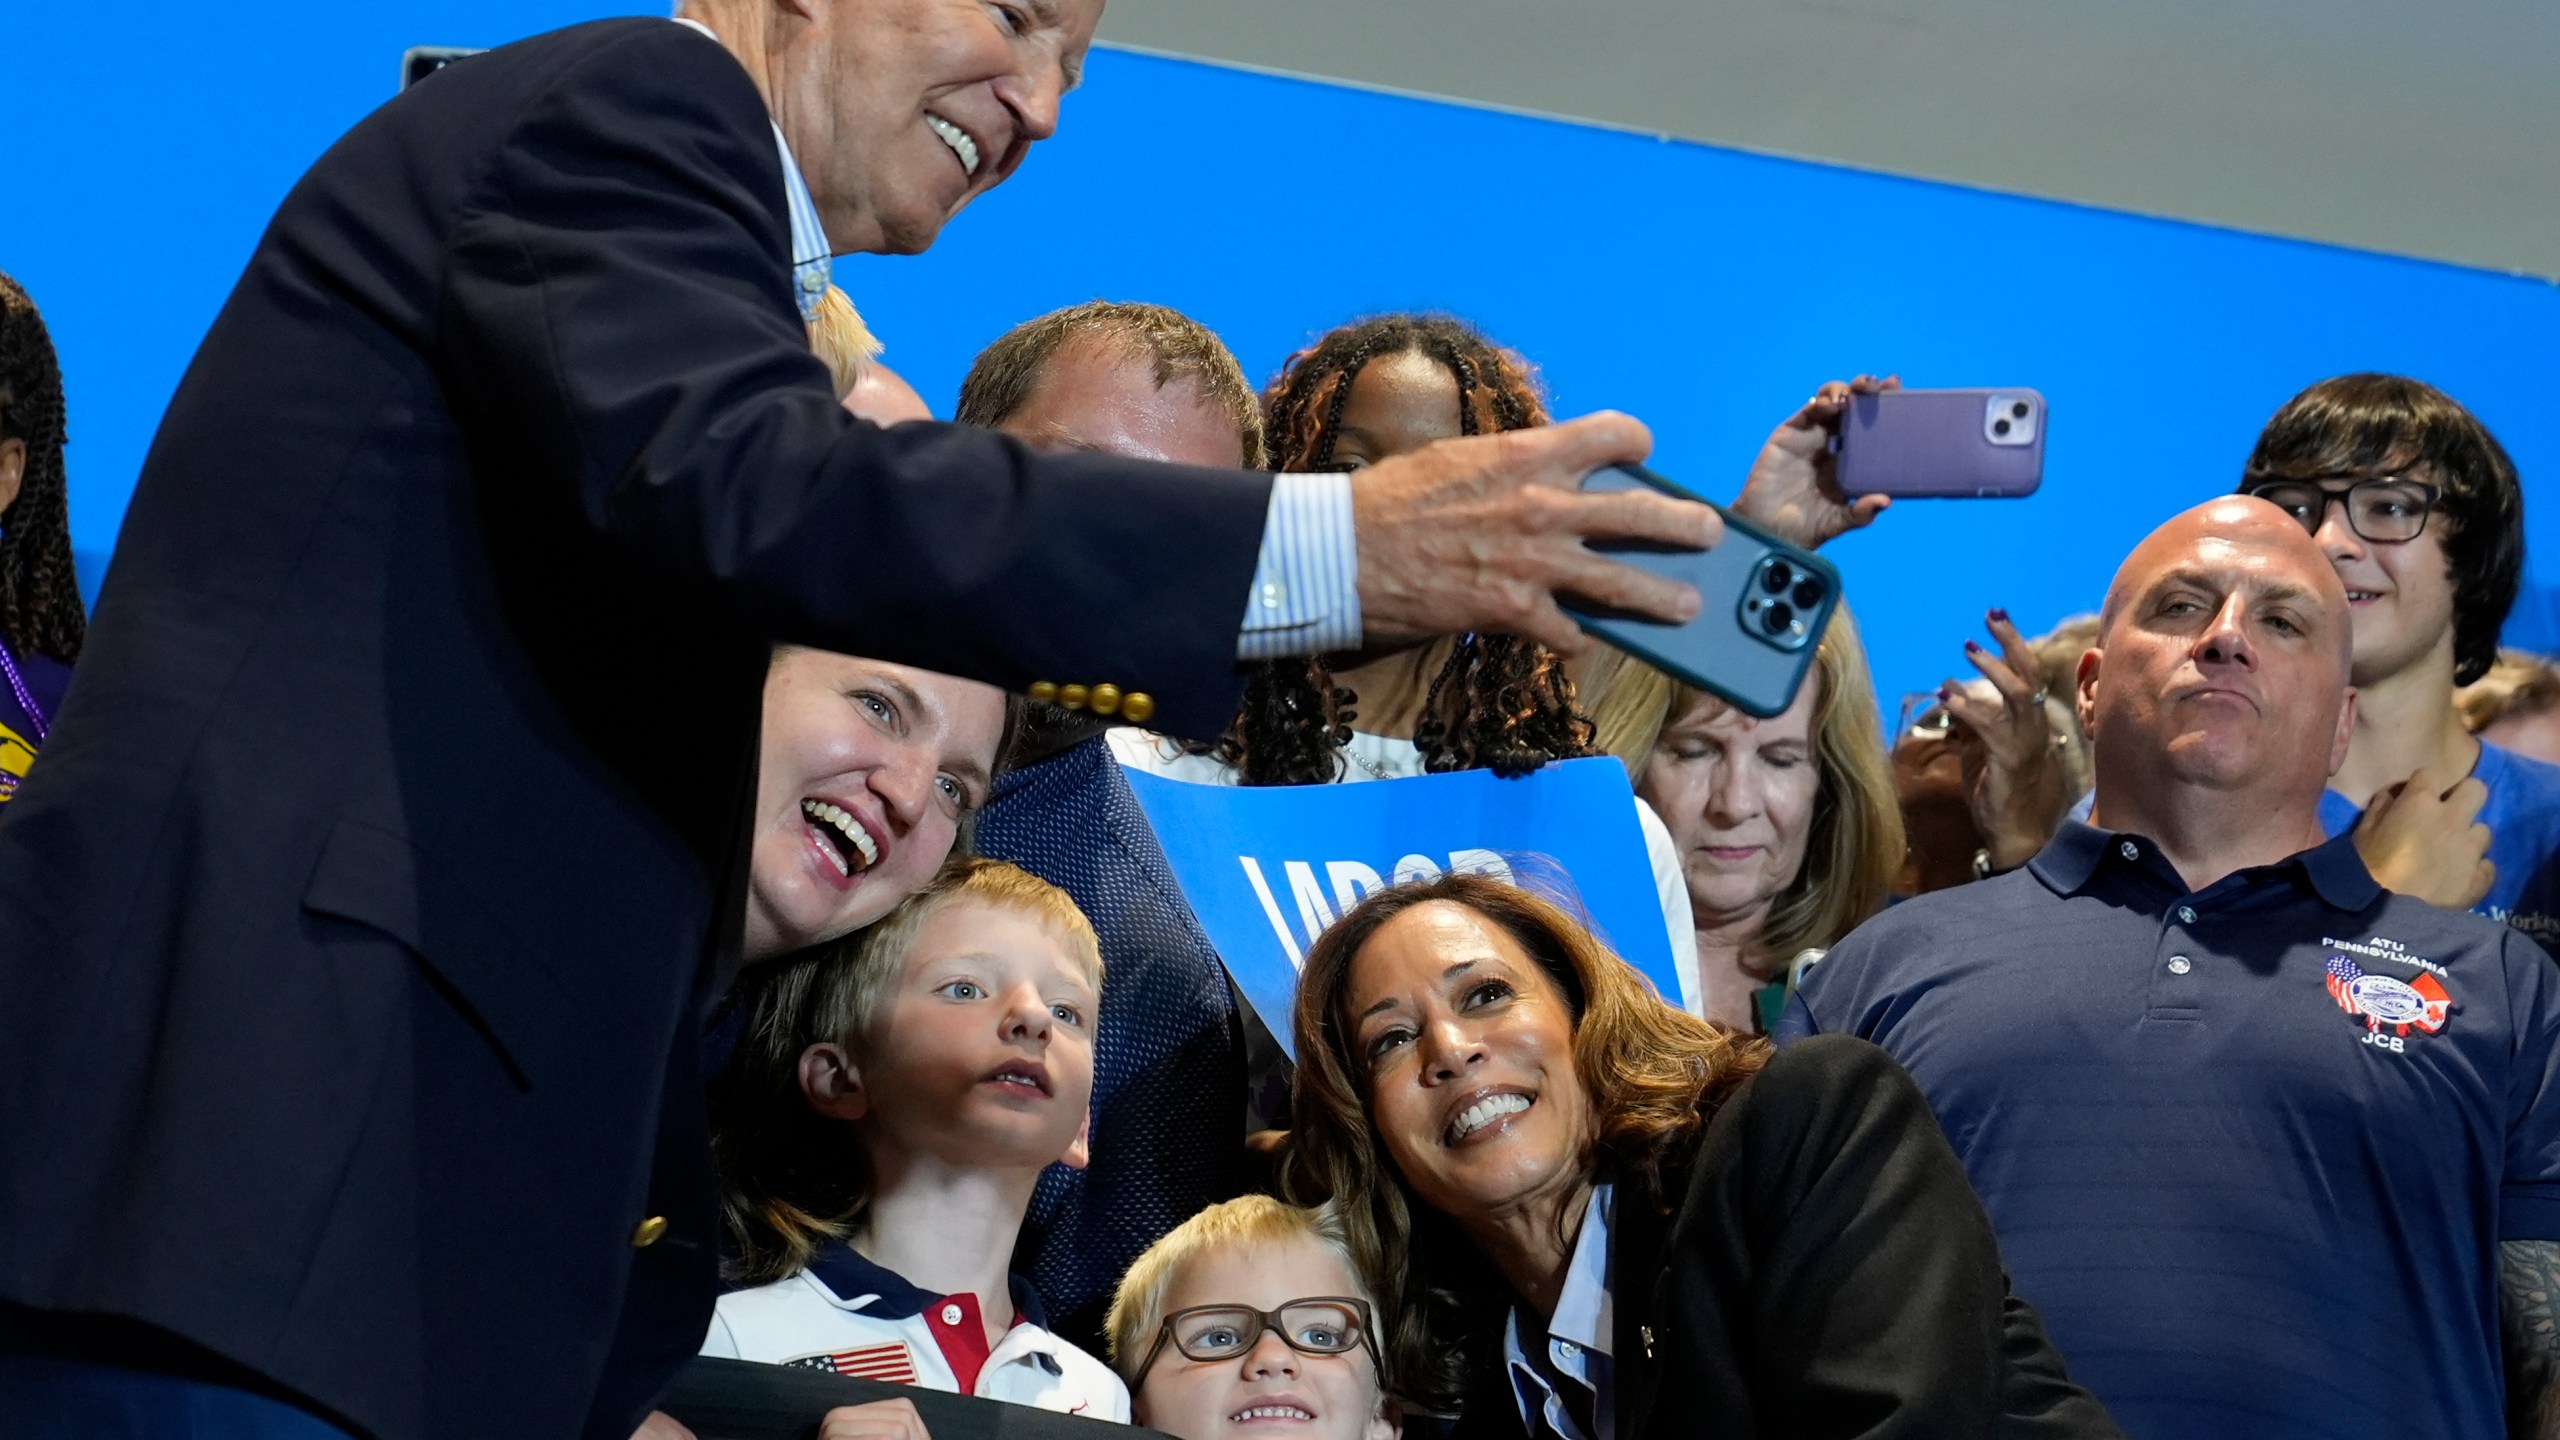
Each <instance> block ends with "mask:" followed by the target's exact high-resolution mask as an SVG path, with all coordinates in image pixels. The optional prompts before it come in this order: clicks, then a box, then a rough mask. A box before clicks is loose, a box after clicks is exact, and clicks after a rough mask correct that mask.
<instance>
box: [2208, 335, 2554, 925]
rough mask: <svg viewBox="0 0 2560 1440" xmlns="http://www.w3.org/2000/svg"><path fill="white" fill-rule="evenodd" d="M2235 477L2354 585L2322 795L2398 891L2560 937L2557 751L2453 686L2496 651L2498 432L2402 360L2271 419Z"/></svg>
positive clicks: (2512, 571) (2512, 567)
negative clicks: (2346, 727) (2466, 706)
mask: <svg viewBox="0 0 2560 1440" xmlns="http://www.w3.org/2000/svg"><path fill="white" fill-rule="evenodd" d="M2240 489H2241V491H2242V492H2243V493H2245V494H2249V495H2255V496H2257V497H2259V498H2261V499H2264V500H2267V501H2270V502H2272V503H2273V504H2275V505H2276V506H2277V507H2278V508H2280V509H2282V510H2284V511H2285V512H2286V513H2287V514H2289V515H2291V516H2293V517H2294V519H2295V520H2297V521H2299V522H2300V523H2301V524H2302V526H2303V528H2304V529H2306V530H2308V531H2310V532H2311V534H2312V536H2313V538H2315V539H2316V540H2318V541H2319V543H2320V548H2321V549H2322V550H2323V551H2324V552H2325V553H2326V554H2327V555H2328V557H2329V563H2330V564H2331V565H2332V566H2333V567H2335V569H2336V570H2337V573H2338V578H2339V580H2340V581H2342V582H2343V583H2344V584H2345V586H2346V589H2347V603H2348V609H2349V614H2350V617H2351V625H2352V629H2353V633H2354V638H2355V652H2354V670H2353V683H2354V685H2355V687H2356V695H2357V701H2356V719H2355V733H2354V738H2353V739H2352V741H2351V742H2350V744H2349V748H2348V750H2347V759H2346V763H2345V764H2344V765H2343V766H2341V767H2340V768H2339V770H2338V772H2337V774H2336V775H2334V776H2333V777H2331V779H2330V782H2329V784H2330V788H2329V791H2328V793H2327V794H2326V795H2324V796H2322V798H2321V803H2320V819H2321V823H2322V824H2323V825H2324V826H2326V827H2327V829H2328V831H2329V833H2330V834H2332V835H2336V834H2339V833H2341V832H2343V831H2346V830H2348V829H2351V828H2352V829H2353V830H2355V832H2356V848H2357V849H2358V850H2359V851H2360V852H2361V853H2362V854H2363V856H2364V859H2365V862H2366V864H2367V865H2368V866H2369V867H2371V869H2372V871H2373V873H2374V877H2375V878H2376V879H2378V880H2380V881H2381V882H2382V883H2383V884H2384V885H2386V886H2388V887H2389V888H2391V889H2394V890H2398V891H2401V892H2403V893H2405V894H2410V895H2415V896H2418V897H2420V898H2422V899H2426V900H2430V901H2433V902H2435V903H2437V904H2440V905H2445V906H2448V907H2451V908H2455V909H2462V908H2475V907H2476V908H2477V909H2478V911H2479V912H2480V913H2481V914H2483V915H2487V916H2489V917H2490V918H2492V919H2497V920H2503V921H2505V922H2507V923H2508V924H2510V925H2512V926H2514V927H2516V928H2517V929H2520V930H2523V931H2525V932H2526V933H2528V934H2530V935H2532V936H2533V937H2534V938H2535V939H2536V940H2538V941H2540V942H2541V943H2542V944H2543V947H2544V948H2545V949H2551V948H2553V947H2554V945H2555V943H2560V767H2554V766H2550V765H2545V764H2542V763H2540V762H2538V761H2534V760H2529V759H2526V758H2524V757H2522V756H2519V755H2514V754H2510V753H2509V752H2507V751H2504V750H2501V749H2499V748H2498V747H2497V746H2495V745H2491V744H2488V743H2486V742H2484V741H2481V740H2479V739H2477V738H2476V737H2474V736H2473V735H2472V734H2471V733H2470V731H2469V730H2468V729H2466V728H2465V727H2464V725H2463V722H2462V717H2461V715H2460V713H2459V712H2458V711H2457V710H2456V709H2455V708H2454V703H2453V695H2454V689H2455V687H2457V686H2460V685H2464V684H2468V683H2469V682H2471V681H2473V680H2476V679H2478V678H2479V677H2480V676H2481V675H2482V674H2484V673H2486V672H2487V670H2488V668H2489V666H2490V665H2491V664H2492V663H2494V662H2495V661H2496V659H2497V644H2498V630H2499V627H2500V626H2501V625H2503V624H2504V623H2505V622H2506V618H2507V611H2508V609H2509V607H2511V606H2512V605H2513V604H2514V603H2515V598H2516V589H2517V585H2518V582H2519V580H2520V577H2521V575H2522V572H2523V569H2524V495H2523V491H2522V488H2521V486H2520V485H2519V483H2518V481H2517V478H2516V469H2515V465H2514V463H2513V462H2512V461H2510V460H2509V459H2508V458H2507V453H2506V451H2505V450H2504V449H2503V448H2501V447H2500V446H2499V444H2498V442H2497V439H2496V437H2494V436H2492V435H2491V434H2490V433H2489V430H2488V427H2487V426H2485V425H2483V424H2481V423H2480V421H2479V419H2478V418H2477V417H2475V416H2474V415H2472V414H2471V412H2470V411H2468V410H2465V409H2464V408H2463V407H2462V406H2461V405H2460V404H2458V403H2456V402H2455V401H2454V400H2453V398H2452V397H2450V396H2448V395H2446V394H2445V393H2444V392H2442V391H2440V390H2437V389H2435V388H2434V387H2432V386H2429V385H2425V384H2422V383H2420V382H2418V381H2416V380H2411V379H2407V378H2405V377H2402V376H2397V375H2372V374H2363V375H2341V376H2338V377H2337V378H2335V379H2330V380H2323V381H2321V382H2320V383H2319V384H2317V385H2314V386H2312V387H2311V388H2310V389H2308V390H2305V391H2303V392H2302V393H2301V394H2299V395H2297V396H2295V397H2294V398H2293V399H2292V400H2290V401H2288V402H2286V404H2285V406H2284V408H2283V409H2281V410H2278V411H2277V412H2276V414H2275V417H2274V418H2273V419H2271V420H2269V421H2268V422H2267V426H2266V429H2265V430H2264V431H2263V432H2261V433H2260V435H2259V437H2258V446H2257V449H2256V451H2255V452H2254V453H2252V454H2251V455H2250V457H2249V468H2248V472H2247V474H2246V476H2245V477H2244V478H2243V480H2242V482H2241V485H2240Z"/></svg>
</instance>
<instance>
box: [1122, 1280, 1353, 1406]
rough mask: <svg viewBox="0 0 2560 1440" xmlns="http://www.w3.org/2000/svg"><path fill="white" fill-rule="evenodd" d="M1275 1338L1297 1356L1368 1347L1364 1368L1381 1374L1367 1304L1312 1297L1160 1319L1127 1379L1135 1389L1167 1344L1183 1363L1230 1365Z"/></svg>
mask: <svg viewBox="0 0 2560 1440" xmlns="http://www.w3.org/2000/svg"><path fill="white" fill-rule="evenodd" d="M1266 1330H1268V1331H1270V1332H1271V1333H1272V1334H1274V1335H1277V1336H1279V1337H1280V1341H1281V1343H1282V1344H1284V1345H1287V1346H1288V1347H1289V1348H1290V1349H1292V1350H1295V1351H1297V1352H1298V1353H1299V1354H1301V1355H1348V1354H1350V1353H1351V1352H1352V1351H1354V1350H1357V1349H1359V1348H1360V1347H1361V1346H1363V1345H1367V1346H1368V1347H1369V1363H1370V1365H1371V1366H1372V1367H1375V1368H1377V1369H1378V1370H1379V1372H1380V1373H1381V1374H1383V1373H1384V1366H1383V1365H1382V1364H1381V1362H1380V1361H1379V1359H1378V1347H1377V1346H1376V1345H1373V1344H1370V1342H1369V1302H1368V1301H1366V1300H1359V1299H1355V1298H1353V1297H1351V1296H1348V1295H1316V1296H1311V1297H1309V1298H1307V1299H1304V1300H1292V1301H1290V1302H1289V1303H1288V1304H1286V1305H1283V1306H1281V1307H1280V1308H1279V1309H1277V1310H1256V1309H1254V1308H1253V1307H1252V1306H1250V1305H1194V1306H1192V1307H1191V1308H1190V1309H1188V1310H1176V1311H1174V1312H1173V1313H1172V1314H1170V1315H1167V1316H1166V1317H1164V1324H1163V1326H1162V1327H1161V1328H1159V1329H1158V1330H1157V1331H1156V1343H1155V1344H1154V1346H1153V1347H1151V1348H1150V1349H1149V1350H1148V1351H1147V1358H1146V1360H1145V1361H1144V1362H1142V1363H1141V1364H1140V1365H1139V1366H1138V1371H1137V1373H1136V1374H1134V1375H1132V1376H1130V1377H1129V1387H1130V1388H1131V1389H1133V1390H1134V1389H1136V1388H1137V1386H1138V1384H1139V1382H1141V1381H1143V1380H1145V1379H1146V1378H1147V1371H1148V1370H1149V1369H1150V1368H1152V1367H1153V1366H1154V1365H1155V1363H1156V1358H1157V1357H1158V1356H1160V1355H1162V1354H1164V1347H1165V1346H1166V1345H1168V1344H1170V1345H1171V1346H1173V1348H1174V1349H1176V1350H1179V1351H1181V1352H1182V1355H1183V1358H1185V1359H1187V1360H1233V1359H1235V1358H1236V1357H1237V1356H1239V1355H1242V1354H1244V1353H1245V1352H1246V1351H1248V1350H1251V1349H1252V1348H1253V1347H1254V1346H1256V1345H1258V1344H1260V1343H1262V1332H1264V1331H1266Z"/></svg>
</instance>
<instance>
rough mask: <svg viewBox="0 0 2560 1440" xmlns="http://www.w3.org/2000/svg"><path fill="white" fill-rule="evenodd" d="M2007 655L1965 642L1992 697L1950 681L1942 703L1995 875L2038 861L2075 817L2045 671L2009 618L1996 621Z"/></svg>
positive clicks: (2003, 614)
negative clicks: (2038, 854) (1957, 741)
mask: <svg viewBox="0 0 2560 1440" xmlns="http://www.w3.org/2000/svg"><path fill="white" fill-rule="evenodd" d="M1989 624H1990V629H1991V635H1992V638H1993V639H1996V640H1998V641H1999V642H2000V653H1999V654H1997V655H1994V654H1992V653H1991V652H1990V651H1988V650H1986V649H1984V648H1982V646H1981V645H1980V644H1978V643H1976V642H1975V641H1972V640H1967V641H1965V642H1964V653H1965V658H1966V659H1968V660H1970V661H1972V662H1973V667H1974V668H1975V669H1976V670H1979V671H1981V672H1982V678H1983V679H1985V680H1988V681H1990V682H1991V689H1992V692H1993V693H1991V694H1989V695H1984V694H1982V693H1980V691H1979V690H1978V689H1975V688H1969V687H1967V686H1963V685H1959V684H1957V683H1956V682H1955V681H1953V680H1950V681H1947V682H1946V683H1945V684H1944V685H1942V686H1940V687H1939V689H1938V699H1939V702H1940V703H1941V704H1943V705H1945V706H1946V707H1947V714H1948V715H1949V716H1950V717H1951V718H1952V719H1953V720H1954V722H1955V724H1956V726H1957V728H1958V729H1959V730H1960V731H1961V732H1962V735H1961V738H1960V749H1961V751H1962V754H1963V757H1964V779H1965V792H1966V800H1967V803H1968V806H1969V808H1970V809H1971V810H1972V812H1973V824H1974V828H1975V829H1976V830H1978V831H1979V832H1981V835H1982V848H1983V850H1984V852H1985V854H1986V855H1987V856H1988V857H1989V859H1990V862H1991V868H1992V869H1994V870H2009V869H2014V868H2016V867H2017V866H2020V865H2024V864H2025V863H2027V862H2028V861H2029V860H2032V859H2034V858H2035V854H2036V852H2037V851H2039V850H2041V849H2043V848H2044V845H2045V842H2046V841H2048V840H2050V839H2052V838H2053V832H2054V831H2056V830H2058V829H2060V828H2061V826H2062V820H2063V817H2064V816H2065V815H2068V814H2069V813H2070V811H2071V801H2072V799H2073V798H2074V797H2073V796H2072V794H2071V787H2070V783H2069V780H2068V777H2066V776H2065V775H2064V773H2063V765H2062V757H2061V755H2060V754H2059V753H2058V752H2057V747H2056V746H2055V743H2054V738H2055V733H2056V732H2055V730H2054V727H2053V717H2052V715H2050V714H2049V713H2047V711H2046V709H2045V700H2046V695H2045V688H2044V668H2043V666H2042V665H2040V664H2039V663H2037V660H2036V653H2035V651H2033V650H2031V649H2029V648H2027V641H2026V637H2025V636H2023V635H2020V634H2019V633H2018V627H2017V626H2016V625H2015V624H2013V623H2011V622H2010V619H2009V612H2007V611H2006V610H1998V609H1995V610H1993V611H1991V613H1990V616H1989Z"/></svg>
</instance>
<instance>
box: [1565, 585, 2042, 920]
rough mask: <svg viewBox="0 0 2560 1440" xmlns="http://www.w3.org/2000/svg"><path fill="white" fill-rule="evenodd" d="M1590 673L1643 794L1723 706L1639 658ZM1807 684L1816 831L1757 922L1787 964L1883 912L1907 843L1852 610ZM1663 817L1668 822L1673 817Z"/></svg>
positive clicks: (1610, 730) (1601, 711) (1595, 705)
mask: <svg viewBox="0 0 2560 1440" xmlns="http://www.w3.org/2000/svg"><path fill="white" fill-rule="evenodd" d="M2075 658H2076V657H2075ZM1593 677H1594V684H1593V686H1592V687H1591V690H1590V691H1589V692H1588V693H1590V694H1591V695H1592V697H1593V698H1592V700H1591V702H1590V707H1591V716H1592V720H1593V723H1595V724H1597V725H1599V726H1600V727H1601V731H1602V737H1603V738H1602V740H1601V745H1602V747H1603V748H1605V749H1607V750H1608V751H1609V753H1611V754H1613V755H1615V756H1617V757H1618V758H1619V760H1621V761H1622V762H1624V763H1625V764H1626V766H1627V773H1628V775H1629V777H1630V778H1631V779H1632V780H1633V781H1634V782H1635V783H1636V785H1638V786H1639V787H1641V786H1642V785H1643V783H1644V768H1645V765H1646V764H1647V762H1648V761H1649V760H1650V758H1651V757H1652V755H1653V750H1654V746H1655V745H1656V744H1657V743H1659V742H1660V740H1661V738H1662V732H1663V730H1664V729H1665V728H1667V727H1668V726H1669V725H1670V724H1671V722H1672V721H1673V720H1674V719H1675V718H1677V717H1680V716H1684V715H1686V714H1688V713H1689V709H1690V707H1691V706H1694V705H1702V704H1703V705H1710V706H1714V707H1716V708H1718V709H1721V708H1722V707H1723V705H1724V702H1723V701H1721V700H1719V699H1717V698H1716V697H1714V696H1712V695H1708V694H1706V693H1704V692H1703V691H1699V690H1693V689H1691V688H1690V687H1688V686H1686V685H1683V684H1681V683H1679V682H1678V681H1676V680H1673V679H1672V678H1671V677H1670V676H1668V675H1665V674H1663V673H1662V672H1661V671H1659V670H1656V669H1654V668H1653V667H1652V666H1650V665H1647V664H1645V663H1644V662H1642V661H1640V660H1633V659H1622V660H1621V661H1620V662H1619V663H1616V664H1612V665H1609V666H1607V667H1605V668H1604V667H1602V666H1599V665H1595V666H1594V667H1593ZM1810 680H1811V683H1813V684H1814V685H1815V686H1817V687H1818V688H1817V689H1816V690H1815V691H1814V700H1813V719H1812V722H1811V724H1810V726H1809V727H1808V728H1809V730H1810V731H1811V733H1812V736H1813V752H1814V761H1815V771H1816V775H1817V783H1818V786H1819V788H1818V789H1817V790H1816V791H1815V792H1814V801H1813V833H1812V835H1811V836H1810V837H1809V838H1808V839H1807V840H1806V842H1805V855H1804V864H1803V866H1802V867H1801V868H1799V869H1798V870H1797V871H1796V874H1795V878H1794V879H1793V880H1790V881H1789V882H1787V887H1786V888H1785V889H1784V890H1782V891H1780V892H1779V893H1778V896H1777V898H1776V900H1774V901H1773V902H1771V904H1770V907H1769V918H1768V920H1767V922H1766V923H1765V924H1763V925H1762V926H1761V927H1760V941H1759V953H1760V954H1762V955H1764V956H1774V957H1776V958H1777V959H1779V960H1781V961H1784V960H1787V959H1789V958H1791V957H1793V956H1794V955H1796V954H1798V953H1799V952H1801V951H1804V950H1809V949H1813V948H1816V947H1820V946H1829V945H1832V944H1835V943H1837V942H1838V941H1839V939H1840V937H1841V936H1843V935H1846V934H1848V933H1849V932H1850V931H1852V930H1854V929H1856V928H1858V926H1859V925H1860V924H1861V923H1863V922H1865V921H1866V920H1867V919H1868V917H1870V916H1872V915H1874V914H1875V913H1876V912H1877V911H1879V910H1882V909H1883V908H1884V901H1885V896H1886V895H1887V894H1888V893H1890V892H1891V890H1892V887H1893V877H1894V872H1895V871H1897V870H1899V869H1900V868H1901V866H1902V852H1903V847H1904V841H1903V834H1902V805H1901V802H1900V801H1899V800H1898V799H1897V798H1896V796H1895V793H1894V788H1893V763H1892V760H1891V758H1890V756H1889V754H1888V753H1887V750H1886V747H1885V742H1884V724H1883V721H1882V719H1881V718H1880V717H1879V715H1878V713H1877V709H1876V687H1875V681H1874V680H1872V679H1870V678H1869V677H1868V673H1867V647H1866V646H1865V644H1863V643H1862V642H1861V641H1860V640H1859V638H1858V624H1857V621H1856V619H1855V618H1854V617H1852V616H1851V615H1850V613H1849V607H1848V606H1847V605H1845V604H1844V605H1842V606H1841V607H1840V608H1839V609H1838V610H1837V611H1836V612H1834V613H1833V615H1832V617H1831V624H1830V627H1829V628H1827V629H1825V630H1824V631H1823V632H1822V645H1821V648H1820V649H1819V650H1818V651H1816V652H1815V656H1814V670H1813V675H1812V676H1811V677H1810ZM1612 736H1614V737H1615V738H1614V740H1613V739H1612V738H1610V737H1612ZM1663 821H1664V823H1665V824H1669V823H1671V817H1669V816H1664V817H1663Z"/></svg>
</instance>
